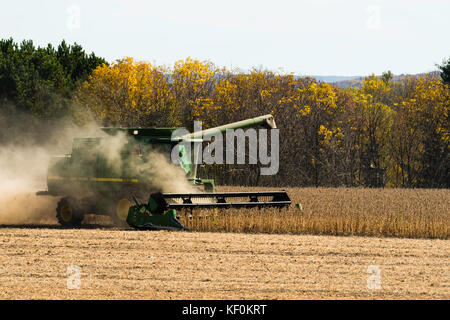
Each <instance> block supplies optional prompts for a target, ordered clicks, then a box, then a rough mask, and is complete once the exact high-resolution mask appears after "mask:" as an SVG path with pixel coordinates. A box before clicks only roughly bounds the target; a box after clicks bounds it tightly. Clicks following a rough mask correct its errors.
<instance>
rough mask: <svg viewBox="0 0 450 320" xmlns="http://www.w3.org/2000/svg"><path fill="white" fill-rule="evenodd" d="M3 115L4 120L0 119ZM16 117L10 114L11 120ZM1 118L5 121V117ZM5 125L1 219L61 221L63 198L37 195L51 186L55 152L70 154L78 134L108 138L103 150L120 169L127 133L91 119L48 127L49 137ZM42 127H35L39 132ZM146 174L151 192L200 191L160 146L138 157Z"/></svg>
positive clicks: (0, 151)
mask: <svg viewBox="0 0 450 320" xmlns="http://www.w3.org/2000/svg"><path fill="white" fill-rule="evenodd" d="M0 120H1V119H0ZM8 120H9V121H12V120H11V119H8ZM0 122H1V121H0ZM5 134H8V133H7V132H6V133H5V130H2V129H0V135H1V136H2V137H1V138H2V139H0V141H2V144H1V145H0V224H3V225H8V224H57V220H56V217H55V216H56V211H55V209H56V206H57V202H58V201H59V199H60V197H54V196H37V195H36V192H37V191H41V190H43V191H45V190H47V179H46V177H47V168H48V164H49V160H50V158H51V156H54V155H65V154H69V153H71V150H72V141H73V139H74V138H76V137H104V138H105V139H102V140H101V141H102V142H101V143H100V147H99V152H100V153H101V154H102V156H103V157H105V159H106V160H107V163H108V164H109V165H110V166H111V168H112V169H114V171H116V170H119V171H116V172H120V168H121V167H122V165H123V163H121V161H122V160H121V152H122V151H123V150H124V148H126V147H127V144H128V141H127V139H126V137H125V135H124V134H117V135H115V136H109V135H107V134H106V133H105V132H103V131H102V130H100V128H99V126H98V125H97V124H96V123H94V122H92V123H90V124H89V125H85V126H84V127H78V126H76V125H74V124H72V123H70V122H67V123H61V124H58V125H57V126H53V127H51V128H48V131H47V132H45V137H46V138H45V141H37V140H39V139H37V138H34V139H30V135H29V134H28V135H27V136H25V135H24V136H20V135H17V134H16V135H15V136H13V137H6V136H5ZM39 134H40V132H36V136H38V135H39ZM5 141H6V142H5ZM135 163H136V164H137V168H138V172H139V173H140V175H141V176H145V177H146V178H147V179H148V182H149V185H151V188H150V189H149V190H148V193H146V195H145V196H146V197H148V195H149V194H150V192H155V191H162V192H196V188H194V187H193V186H191V185H190V184H189V183H188V182H187V179H186V174H185V172H184V170H183V169H182V168H181V167H178V166H175V165H174V164H173V163H172V162H171V161H170V158H169V157H168V156H167V155H166V154H165V153H162V152H158V151H157V149H155V150H152V151H149V152H147V153H144V154H142V157H141V161H138V162H135Z"/></svg>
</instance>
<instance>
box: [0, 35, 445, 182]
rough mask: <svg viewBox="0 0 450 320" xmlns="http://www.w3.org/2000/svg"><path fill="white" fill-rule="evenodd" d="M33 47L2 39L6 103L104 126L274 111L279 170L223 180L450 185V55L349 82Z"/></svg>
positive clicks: (237, 170) (230, 172)
mask: <svg viewBox="0 0 450 320" xmlns="http://www.w3.org/2000/svg"><path fill="white" fill-rule="evenodd" d="M8 41H9V42H8ZM8 43H9V44H8ZM22 47H23V48H22ZM4 48H9V49H6V50H5V49H4ZM64 48H65V49H64ZM8 50H9V51H8ZM32 51H33V50H32V44H31V48H30V43H29V42H23V43H22V44H21V45H20V46H18V45H15V44H14V43H13V42H12V41H11V40H7V41H3V42H1V43H0V83H1V89H0V90H1V91H0V99H1V100H0V101H1V103H0V107H1V108H2V111H3V110H4V109H5V106H6V105H7V104H8V102H9V103H10V105H14V106H15V107H17V108H19V109H21V110H26V111H27V112H29V113H31V114H33V116H34V117H36V118H38V119H42V120H44V119H45V120H46V121H47V120H48V119H57V118H60V117H70V119H72V120H73V121H75V122H76V123H78V124H79V125H83V124H85V123H87V122H88V121H90V118H91V117H93V118H94V119H95V120H96V121H97V122H98V123H99V124H100V125H103V126H142V127H149V126H155V127H163V126H171V127H179V126H184V127H187V128H188V129H192V123H193V120H201V121H202V122H203V126H204V127H213V126H217V125H221V124H225V123H229V122H233V121H239V120H242V119H246V118H250V117H255V116H259V115H263V114H267V113H271V114H273V115H274V117H275V120H276V122H277V125H278V127H279V128H280V169H279V172H278V174H277V175H275V176H261V175H260V174H259V168H258V166H256V165H247V166H240V165H233V166H230V165H213V166H208V167H204V168H203V169H202V174H203V175H207V176H208V177H210V178H215V179H217V182H218V183H219V184H239V185H261V186H373V187H380V186H387V187H427V188H442V187H445V188H448V187H449V184H450V176H449V166H450V161H449V157H450V156H449V145H450V134H449V132H450V128H449V124H450V121H449V118H448V114H449V105H450V103H449V102H450V84H449V71H450V70H449V69H450V68H449V65H450V59H449V60H448V61H444V62H443V64H442V65H440V66H439V69H440V75H441V77H437V76H433V75H429V76H422V77H413V76H411V77H406V78H404V79H402V80H401V81H393V80H392V73H390V72H385V73H383V75H382V76H381V77H376V76H374V75H372V76H369V77H367V78H366V79H365V80H364V81H363V85H362V86H361V88H347V89H341V88H337V87H335V86H333V85H331V84H327V83H322V82H319V81H316V80H315V79H313V78H299V77H295V76H294V75H292V74H279V73H274V72H271V71H267V70H258V69H253V70H251V71H250V72H246V73H243V72H239V71H235V70H228V69H227V68H219V67H217V66H215V65H214V64H213V63H211V62H203V61H198V60H195V59H191V58H187V59H185V60H181V61H177V62H176V63H175V64H174V65H173V66H171V67H167V66H159V65H153V64H151V63H148V62H142V61H135V60H133V59H132V58H123V59H120V60H117V61H115V62H114V63H112V64H111V65H109V64H107V63H106V62H105V61H104V59H101V58H98V57H96V56H95V55H94V54H91V55H87V54H85V53H84V51H83V50H82V48H81V47H80V46H78V45H74V46H67V45H66V44H65V43H62V44H61V45H60V46H59V47H58V49H53V48H51V47H49V48H45V49H42V48H37V49H34V53H31V52H32ZM10 52H14V54H11V53H10ZM64 52H65V53H64ZM80 52H83V54H80ZM10 55H13V56H14V55H15V56H17V57H18V58H15V59H17V60H14V59H13V58H11V57H10ZM21 57H24V58H21ZM20 59H23V62H22V64H23V66H22V65H21V62H20V61H22V60H20ZM11 61H13V64H12V66H10V63H11ZM16 61H17V62H16ZM34 63H36V64H34ZM8 68H11V69H14V70H19V71H20V70H21V69H24V70H28V71H27V72H25V74H28V73H30V74H33V75H34V76H33V77H32V76H20V77H17V76H16V78H14V77H13V76H8V74H9V75H13V74H15V73H17V71H14V72H13V71H9V69H8ZM5 70H6V71H5ZM8 72H9V73H8ZM4 74H5V75H6V76H4ZM18 74H20V75H22V73H20V72H18ZM8 77H9V78H8ZM22 79H23V80H22ZM30 79H32V80H30ZM19 80H20V81H19ZM33 81H34V82H33ZM19 83H20V85H19ZM32 84H33V85H32ZM36 84H37V85H36ZM8 86H9V87H8ZM73 106H76V108H74V107H73Z"/></svg>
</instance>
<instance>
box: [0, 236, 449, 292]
mask: <svg viewBox="0 0 450 320" xmlns="http://www.w3.org/2000/svg"><path fill="white" fill-rule="evenodd" d="M449 257H450V251H449V246H448V241H447V240H440V239H398V238H376V237H335V236H311V235H273V234H237V233H210V232H201V233H198V232H167V231H155V232H150V231H147V232H144V231H142V232H137V231H131V230H117V229H77V230H64V229H60V228H58V227H53V228H30V229H27V228H22V227H17V228H2V229H1V230H0V299H43V298H44V299H133V300H136V299H336V298H337V299H448V298H449V286H450V282H449V273H448V272H449ZM72 265H73V266H77V267H79V270H80V283H79V288H78V287H77V288H76V289H73V288H70V287H68V286H67V284H68V279H69V276H71V275H72V273H68V272H67V270H68V267H69V266H72ZM370 266H374V267H376V268H379V270H380V274H379V275H380V287H379V288H378V289H373V288H372V287H370V286H369V285H368V281H369V284H370V283H371V282H370V279H371V276H372V275H373V274H372V273H369V272H368V269H369V267H370Z"/></svg>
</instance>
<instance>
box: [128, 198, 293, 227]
mask: <svg viewBox="0 0 450 320" xmlns="http://www.w3.org/2000/svg"><path fill="white" fill-rule="evenodd" d="M134 201H135V205H134V206H131V207H130V209H129V211H128V217H127V223H128V225H129V226H130V227H132V228H135V229H138V230H160V229H166V230H186V228H185V227H184V226H183V225H182V224H181V222H180V221H179V220H178V218H177V211H176V210H177V209H188V210H191V212H192V210H193V209H211V208H219V209H231V208H238V209H239V208H263V207H264V208H267V207H274V208H280V209H281V208H284V207H288V206H289V205H290V204H291V199H290V198H289V196H288V195H287V193H286V191H284V190H281V191H262V192H215V193H160V192H158V193H154V194H152V195H151V196H150V198H149V201H148V203H147V204H141V203H139V202H138V201H137V200H136V199H134Z"/></svg>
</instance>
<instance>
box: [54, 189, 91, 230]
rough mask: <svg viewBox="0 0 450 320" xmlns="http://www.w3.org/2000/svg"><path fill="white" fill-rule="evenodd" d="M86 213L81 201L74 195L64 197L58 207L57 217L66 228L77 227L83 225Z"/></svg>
mask: <svg viewBox="0 0 450 320" xmlns="http://www.w3.org/2000/svg"><path fill="white" fill-rule="evenodd" d="M83 217H84V214H83V211H82V210H81V206H80V204H79V202H78V201H77V200H76V199H75V198H73V197H64V198H62V199H61V200H59V202H58V206H57V207H56V218H57V219H58V222H59V223H60V224H61V225H62V226H63V227H66V228H76V227H79V226H80V225H81V221H82V220H83Z"/></svg>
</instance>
